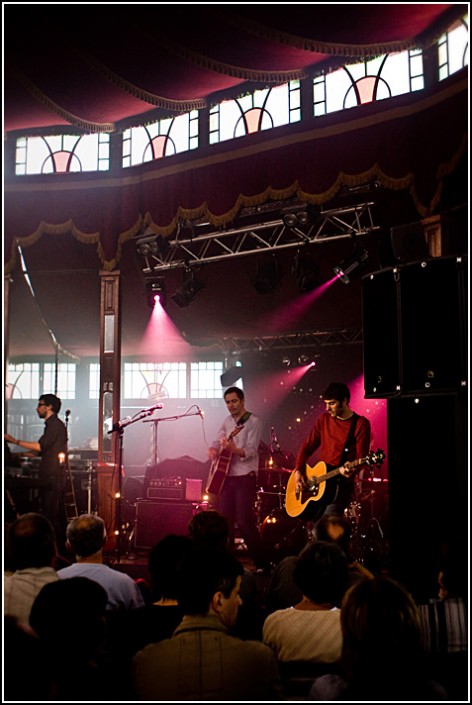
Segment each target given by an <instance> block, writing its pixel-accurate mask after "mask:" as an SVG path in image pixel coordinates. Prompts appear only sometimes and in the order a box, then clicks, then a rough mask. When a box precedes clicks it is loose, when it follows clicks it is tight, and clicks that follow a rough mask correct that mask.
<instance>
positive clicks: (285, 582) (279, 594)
mask: <svg viewBox="0 0 472 705" xmlns="http://www.w3.org/2000/svg"><path fill="white" fill-rule="evenodd" d="M313 540H314V541H333V542H334V543H336V544H337V545H338V546H339V547H340V548H341V549H342V550H343V551H344V553H345V554H346V556H347V560H348V585H349V586H351V585H353V584H354V583H356V582H358V581H359V580H362V579H363V578H372V577H373V575H372V573H371V572H370V571H369V570H367V568H365V567H364V566H363V565H361V564H360V563H359V562H358V561H356V560H354V559H353V558H352V557H351V556H350V551H349V549H350V541H351V526H350V524H349V522H348V520H347V519H346V518H345V517H343V516H341V515H339V514H323V516H322V517H321V519H319V521H318V522H317V523H316V524H315V527H314V537H313ZM307 545H310V544H307ZM302 550H303V549H302ZM296 563H297V556H286V557H285V558H283V559H282V560H281V561H280V563H279V564H278V565H277V566H276V567H275V569H274V572H273V573H272V575H271V578H270V581H269V584H268V586H267V590H266V597H265V602H266V608H267V611H268V612H274V611H275V610H281V609H285V608H286V607H291V606H292V605H295V604H297V603H298V602H300V600H301V599H302V593H301V591H300V590H299V588H298V587H297V586H296V584H295V582H294V580H293V571H294V570H295V565H296Z"/></svg>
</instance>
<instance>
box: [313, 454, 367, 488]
mask: <svg viewBox="0 0 472 705" xmlns="http://www.w3.org/2000/svg"><path fill="white" fill-rule="evenodd" d="M366 460H367V458H359V459H358V460H351V461H350V462H349V463H346V465H347V467H348V468H355V467H357V466H358V465H363V463H365V462H366ZM344 467H345V466H344V465H341V467H339V468H335V469H334V470H329V472H327V473H326V474H325V475H321V476H319V477H317V478H316V482H317V483H319V482H324V481H325V480H329V479H330V477H334V476H335V475H339V473H340V472H341V470H343V468H344Z"/></svg>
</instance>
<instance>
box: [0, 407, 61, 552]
mask: <svg viewBox="0 0 472 705" xmlns="http://www.w3.org/2000/svg"><path fill="white" fill-rule="evenodd" d="M61 403H62V402H61V400H60V399H59V397H57V396H56V395H55V394H42V395H41V396H40V398H39V401H38V406H37V407H36V412H37V414H38V416H39V418H40V419H44V422H45V424H44V433H43V435H42V436H41V438H40V439H39V440H38V441H22V440H19V439H17V438H13V436H10V434H8V433H7V434H5V440H6V441H8V443H14V444H15V445H17V446H19V447H20V448H24V449H25V450H26V451H32V452H33V453H34V454H36V455H39V456H40V457H41V461H40V464H39V479H40V480H42V481H43V482H44V487H43V488H42V507H41V513H42V514H44V515H45V516H46V517H47V518H48V519H49V520H50V521H51V523H52V524H53V526H54V529H55V531H56V537H57V539H58V540H59V541H60V539H61V538H62V537H63V535H65V528H66V515H65V507H64V483H65V467H66V465H65V461H66V453H67V429H66V426H65V424H64V423H63V422H62V421H61V419H60V418H59V417H58V416H57V414H58V413H59V411H60V409H61Z"/></svg>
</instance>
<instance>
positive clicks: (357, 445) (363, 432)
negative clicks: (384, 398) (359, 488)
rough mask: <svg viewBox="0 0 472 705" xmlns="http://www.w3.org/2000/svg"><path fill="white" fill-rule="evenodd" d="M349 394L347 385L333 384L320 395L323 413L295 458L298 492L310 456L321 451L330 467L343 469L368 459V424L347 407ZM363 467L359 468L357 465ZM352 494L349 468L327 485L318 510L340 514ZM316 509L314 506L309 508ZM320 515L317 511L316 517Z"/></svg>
mask: <svg viewBox="0 0 472 705" xmlns="http://www.w3.org/2000/svg"><path fill="white" fill-rule="evenodd" d="M350 398H351V393H350V391H349V388H348V387H347V385H346V384H344V383H342V382H332V383H331V384H329V385H328V387H327V388H326V389H325V390H324V392H323V399H324V403H325V405H326V411H325V412H324V413H323V414H321V416H319V417H318V419H317V420H316V421H315V424H314V426H313V428H312V429H311V432H310V434H309V435H308V437H307V438H306V439H305V441H304V443H303V445H302V447H301V448H300V451H299V453H298V456H297V462H296V465H295V470H294V471H293V472H294V479H295V487H296V490H297V492H301V491H302V490H303V488H304V486H305V483H306V480H307V475H306V463H307V461H308V459H309V458H310V456H311V455H312V454H313V453H314V452H315V451H316V450H318V448H319V449H320V456H321V458H322V460H323V461H324V462H325V463H326V464H327V465H328V466H332V467H333V468H337V467H338V466H344V464H345V463H347V462H348V461H354V460H356V459H359V458H363V457H364V456H367V455H368V453H369V449H370V444H371V428H370V422H369V421H368V419H366V418H365V416H359V415H358V414H356V413H355V412H354V411H353V410H352V409H351V408H350V406H349V401H350ZM359 468H360V469H361V468H362V465H361V466H359ZM353 491H354V477H353V476H352V471H350V470H349V469H348V468H346V469H341V472H339V474H337V476H336V477H334V478H331V479H329V480H328V481H327V483H326V494H325V497H324V502H323V504H322V505H321V506H320V507H317V509H318V510H321V512H323V510H324V512H323V513H327V514H328V513H329V514H343V513H344V510H345V509H346V507H347V506H348V505H349V502H350V501H351V497H352V494H353ZM310 509H311V510H314V509H315V504H314V503H312V505H310ZM319 516H320V512H318V514H317V517H313V518H318V517H319Z"/></svg>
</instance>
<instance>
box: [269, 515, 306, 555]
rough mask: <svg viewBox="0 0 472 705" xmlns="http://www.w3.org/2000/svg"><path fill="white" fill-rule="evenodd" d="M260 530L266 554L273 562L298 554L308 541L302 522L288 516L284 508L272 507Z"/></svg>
mask: <svg viewBox="0 0 472 705" xmlns="http://www.w3.org/2000/svg"><path fill="white" fill-rule="evenodd" d="M260 532H261V539H262V545H263V547H264V550H265V552H266V555H267V557H268V559H269V560H270V561H271V562H273V563H278V562H279V561H281V560H282V558H285V556H296V555H298V554H299V553H300V551H301V550H302V548H304V546H305V544H306V543H307V541H308V533H307V529H306V526H305V524H304V522H302V521H301V520H300V519H294V518H292V517H290V516H289V515H288V514H287V512H286V511H285V509H274V510H273V511H272V512H271V513H270V514H269V515H268V516H266V518H265V519H264V521H263V522H262V524H261V527H260Z"/></svg>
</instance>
